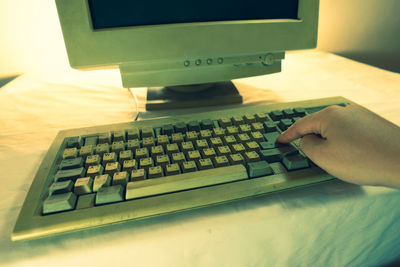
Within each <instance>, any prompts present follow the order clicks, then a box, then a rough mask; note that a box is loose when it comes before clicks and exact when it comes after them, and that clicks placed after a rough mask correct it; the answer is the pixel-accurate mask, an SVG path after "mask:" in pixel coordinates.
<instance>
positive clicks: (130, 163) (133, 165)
mask: <svg viewBox="0 0 400 267" xmlns="http://www.w3.org/2000/svg"><path fill="white" fill-rule="evenodd" d="M136 169H137V161H136V159H130V160H124V161H123V162H122V170H123V171H129V172H130V171H132V170H136Z"/></svg>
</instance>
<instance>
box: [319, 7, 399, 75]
mask: <svg viewBox="0 0 400 267" xmlns="http://www.w3.org/2000/svg"><path fill="white" fill-rule="evenodd" d="M399 11H400V1H399V0H320V17H319V36H318V48H319V49H321V50H324V51H330V52H334V53H336V54H339V55H342V56H345V57H348V58H351V59H354V60H357V61H361V62H365V63H367V64H370V65H374V66H377V67H380V68H383V69H387V70H391V71H395V72H400V16H399Z"/></svg>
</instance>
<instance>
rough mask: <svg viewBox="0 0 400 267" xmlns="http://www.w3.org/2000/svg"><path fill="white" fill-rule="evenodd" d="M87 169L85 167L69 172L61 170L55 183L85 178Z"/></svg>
mask: <svg viewBox="0 0 400 267" xmlns="http://www.w3.org/2000/svg"><path fill="white" fill-rule="evenodd" d="M85 174H86V169H85V168H83V167H80V168H76V169H68V170H59V171H57V172H56V174H55V175H54V182H61V181H66V180H75V179H76V178H80V177H84V176H85Z"/></svg>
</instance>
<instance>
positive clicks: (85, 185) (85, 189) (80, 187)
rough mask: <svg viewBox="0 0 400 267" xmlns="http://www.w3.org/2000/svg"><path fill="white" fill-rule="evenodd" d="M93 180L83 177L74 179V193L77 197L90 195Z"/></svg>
mask: <svg viewBox="0 0 400 267" xmlns="http://www.w3.org/2000/svg"><path fill="white" fill-rule="evenodd" d="M92 188H93V179H92V178H90V177H83V178H78V179H76V182H75V185H74V193H75V194H77V195H84V194H90V193H92Z"/></svg>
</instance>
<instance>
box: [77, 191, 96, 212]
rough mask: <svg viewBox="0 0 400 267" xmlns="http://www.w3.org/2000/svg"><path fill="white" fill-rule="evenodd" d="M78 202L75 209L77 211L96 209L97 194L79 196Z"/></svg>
mask: <svg viewBox="0 0 400 267" xmlns="http://www.w3.org/2000/svg"><path fill="white" fill-rule="evenodd" d="M77 197H78V201H77V202H76V206H75V209H76V210H81V209H88V208H93V207H94V202H95V199H96V194H94V193H93V194H85V195H79V196H77Z"/></svg>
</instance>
